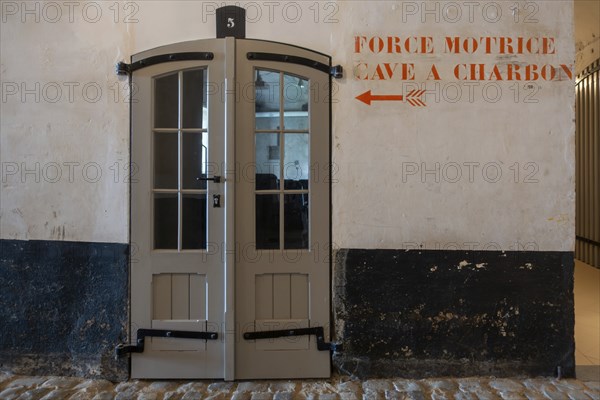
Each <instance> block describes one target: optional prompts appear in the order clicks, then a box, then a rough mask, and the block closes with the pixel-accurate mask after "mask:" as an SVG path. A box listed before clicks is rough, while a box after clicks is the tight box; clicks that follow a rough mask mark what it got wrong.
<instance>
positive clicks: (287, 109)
mask: <svg viewBox="0 0 600 400" xmlns="http://www.w3.org/2000/svg"><path fill="white" fill-rule="evenodd" d="M308 88H309V82H308V81H307V80H306V79H303V78H300V77H298V76H295V75H288V74H285V75H284V76H283V107H284V112H283V125H284V127H285V130H301V131H306V130H308V100H309V90H308Z"/></svg>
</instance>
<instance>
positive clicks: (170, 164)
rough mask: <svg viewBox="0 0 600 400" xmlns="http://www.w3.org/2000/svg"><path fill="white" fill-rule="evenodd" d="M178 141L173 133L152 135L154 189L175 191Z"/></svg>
mask: <svg viewBox="0 0 600 400" xmlns="http://www.w3.org/2000/svg"><path fill="white" fill-rule="evenodd" d="M177 142H178V139H177V133H174V132H169V133H165V132H155V133H154V188H155V189H177V175H178V172H177V169H178V167H177V166H178V163H179V161H178V155H177V152H178V143H177Z"/></svg>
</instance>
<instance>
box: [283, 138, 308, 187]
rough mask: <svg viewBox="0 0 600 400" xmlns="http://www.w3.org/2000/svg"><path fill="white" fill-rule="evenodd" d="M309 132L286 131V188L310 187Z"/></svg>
mask: <svg viewBox="0 0 600 400" xmlns="http://www.w3.org/2000/svg"><path fill="white" fill-rule="evenodd" d="M308 148H309V136H308V133H286V134H285V152H284V164H283V166H284V168H283V173H284V178H285V185H284V188H285V189H296V190H298V189H308V181H309V179H310V178H309V175H310V168H309V152H308Z"/></svg>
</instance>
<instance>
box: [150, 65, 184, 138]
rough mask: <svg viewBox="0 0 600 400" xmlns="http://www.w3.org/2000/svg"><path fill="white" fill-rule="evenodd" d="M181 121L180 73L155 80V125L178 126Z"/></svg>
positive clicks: (158, 126)
mask: <svg viewBox="0 0 600 400" xmlns="http://www.w3.org/2000/svg"><path fill="white" fill-rule="evenodd" d="M178 122H179V75H178V74H177V73H174V74H171V75H167V76H163V77H162V78H157V79H156V80H155V81H154V127H155V128H177V125H178Z"/></svg>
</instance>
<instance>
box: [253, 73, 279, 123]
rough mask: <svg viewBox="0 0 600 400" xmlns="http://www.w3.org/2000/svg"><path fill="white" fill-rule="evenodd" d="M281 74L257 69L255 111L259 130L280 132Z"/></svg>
mask: <svg viewBox="0 0 600 400" xmlns="http://www.w3.org/2000/svg"><path fill="white" fill-rule="evenodd" d="M279 76H280V74H279V72H272V71H266V70H260V69H257V70H256V73H255V81H254V90H255V94H254V95H255V107H256V108H255V109H256V129H257V130H279V129H280V126H281V120H280V113H279V109H280V107H279V92H280V88H281V85H280V83H279Z"/></svg>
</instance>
